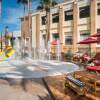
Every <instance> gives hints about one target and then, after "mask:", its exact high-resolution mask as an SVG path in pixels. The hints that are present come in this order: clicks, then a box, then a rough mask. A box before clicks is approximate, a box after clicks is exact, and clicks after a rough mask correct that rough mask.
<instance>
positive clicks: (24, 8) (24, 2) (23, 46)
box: [17, 0, 28, 57]
mask: <svg viewBox="0 0 100 100" xmlns="http://www.w3.org/2000/svg"><path fill="white" fill-rule="evenodd" d="M17 3H18V4H22V5H23V23H24V24H25V12H26V6H27V4H28V0H17ZM24 24H23V25H24ZM23 38H24V39H22V43H23V42H24V45H23V44H22V49H21V51H22V57H23V56H24V53H25V51H24V49H25V33H23ZM23 40H24V41H23Z"/></svg>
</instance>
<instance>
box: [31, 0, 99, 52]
mask: <svg viewBox="0 0 100 100" xmlns="http://www.w3.org/2000/svg"><path fill="white" fill-rule="evenodd" d="M46 21H47V19H46V12H45V11H43V10H42V11H37V12H35V13H33V14H32V48H37V49H39V48H40V47H44V48H45V42H46V34H47V24H46ZM49 23H50V26H49V32H50V47H51V52H53V53H54V52H56V51H55V48H56V46H55V45H53V43H54V42H55V41H56V40H59V41H60V45H61V52H63V53H65V52H67V51H68V50H69V49H71V50H72V52H76V51H78V50H83V49H84V50H85V49H86V48H88V45H80V44H77V43H78V42H79V41H81V40H84V39H86V38H88V37H89V35H91V34H95V33H99V32H100V0H77V1H76V0H75V1H73V0H66V1H65V2H64V3H61V4H58V5H57V6H55V7H53V8H51V9H50V22H49ZM91 48H92V49H91V50H92V51H91V52H95V51H100V43H96V44H91Z"/></svg>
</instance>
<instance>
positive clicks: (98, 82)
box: [74, 71, 100, 95]
mask: <svg viewBox="0 0 100 100" xmlns="http://www.w3.org/2000/svg"><path fill="white" fill-rule="evenodd" d="M74 77H75V78H76V79H78V80H80V81H82V82H85V84H86V86H87V87H88V88H90V91H91V88H92V89H93V90H94V94H95V95H96V92H97V91H100V76H99V75H96V74H95V73H89V72H85V71H77V72H75V73H74Z"/></svg>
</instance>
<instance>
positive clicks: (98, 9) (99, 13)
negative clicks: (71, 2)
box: [97, 3, 100, 15]
mask: <svg viewBox="0 0 100 100" xmlns="http://www.w3.org/2000/svg"><path fill="white" fill-rule="evenodd" d="M97 14H98V15H100V3H98V4H97Z"/></svg>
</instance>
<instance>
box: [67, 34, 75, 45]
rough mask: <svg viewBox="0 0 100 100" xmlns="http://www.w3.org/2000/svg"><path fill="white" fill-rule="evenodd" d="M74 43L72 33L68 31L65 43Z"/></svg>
mask: <svg viewBox="0 0 100 100" xmlns="http://www.w3.org/2000/svg"><path fill="white" fill-rule="evenodd" d="M72 44H73V38H72V33H66V34H65V45H72Z"/></svg>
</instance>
